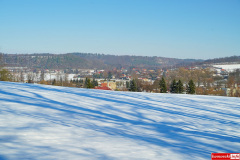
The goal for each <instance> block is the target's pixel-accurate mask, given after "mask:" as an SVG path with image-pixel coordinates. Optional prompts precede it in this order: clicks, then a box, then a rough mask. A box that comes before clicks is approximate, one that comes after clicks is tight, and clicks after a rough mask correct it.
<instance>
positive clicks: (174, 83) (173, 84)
mask: <svg viewBox="0 0 240 160" xmlns="http://www.w3.org/2000/svg"><path fill="white" fill-rule="evenodd" d="M170 92H171V93H178V88H177V83H176V80H175V79H174V80H173V81H172V83H171V86H170Z"/></svg>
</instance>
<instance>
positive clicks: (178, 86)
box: [177, 79, 183, 93]
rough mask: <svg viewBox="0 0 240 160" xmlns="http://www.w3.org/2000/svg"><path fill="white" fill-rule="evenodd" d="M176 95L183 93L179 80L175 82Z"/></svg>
mask: <svg viewBox="0 0 240 160" xmlns="http://www.w3.org/2000/svg"><path fill="white" fill-rule="evenodd" d="M177 93H183V84H182V81H181V80H180V79H179V80H178V82H177Z"/></svg>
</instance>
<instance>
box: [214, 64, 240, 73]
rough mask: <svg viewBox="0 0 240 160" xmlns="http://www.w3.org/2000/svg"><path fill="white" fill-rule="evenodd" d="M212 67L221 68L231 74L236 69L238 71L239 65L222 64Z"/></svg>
mask: <svg viewBox="0 0 240 160" xmlns="http://www.w3.org/2000/svg"><path fill="white" fill-rule="evenodd" d="M213 67H216V68H221V69H224V70H226V71H229V72H233V71H235V70H236V69H240V64H223V65H213Z"/></svg>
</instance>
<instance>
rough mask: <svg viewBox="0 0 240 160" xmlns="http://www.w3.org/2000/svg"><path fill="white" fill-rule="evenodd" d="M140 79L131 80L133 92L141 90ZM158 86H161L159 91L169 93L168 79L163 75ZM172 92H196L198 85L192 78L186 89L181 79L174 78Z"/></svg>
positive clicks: (130, 87)
mask: <svg viewBox="0 0 240 160" xmlns="http://www.w3.org/2000/svg"><path fill="white" fill-rule="evenodd" d="M138 83H139V82H138V81H137V80H136V79H133V80H131V81H130V86H129V91H132V92H137V91H141V89H140V87H139V86H138ZM158 88H159V91H160V93H167V92H168V89H167V84H166V81H165V79H164V78H163V77H162V79H161V80H160V81H159V84H158ZM169 88H170V90H169V91H170V92H171V93H180V94H181V93H184V92H186V93H187V94H195V89H196V86H195V84H194V82H193V80H190V81H189V82H188V83H187V84H186V87H185V88H186V89H185V90H184V85H183V83H182V81H181V80H178V81H177V82H176V80H175V79H174V80H173V81H172V83H171V84H170V87H169Z"/></svg>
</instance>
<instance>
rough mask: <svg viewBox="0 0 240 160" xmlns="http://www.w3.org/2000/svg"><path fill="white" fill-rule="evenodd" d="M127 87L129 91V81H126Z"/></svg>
mask: <svg viewBox="0 0 240 160" xmlns="http://www.w3.org/2000/svg"><path fill="white" fill-rule="evenodd" d="M126 87H127V89H129V87H130V84H129V82H128V81H126Z"/></svg>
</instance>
